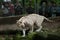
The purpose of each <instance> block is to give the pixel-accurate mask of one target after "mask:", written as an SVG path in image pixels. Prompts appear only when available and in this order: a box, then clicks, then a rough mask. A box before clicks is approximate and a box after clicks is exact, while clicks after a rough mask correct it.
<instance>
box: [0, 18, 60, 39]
mask: <svg viewBox="0 0 60 40" xmlns="http://www.w3.org/2000/svg"><path fill="white" fill-rule="evenodd" d="M50 20H53V21H54V22H52V23H51V22H48V21H44V22H43V23H42V26H43V28H45V29H46V30H51V29H52V30H53V29H60V17H56V18H52V19H50ZM17 29H19V28H18V27H17V25H16V24H15V23H14V24H0V31H5V30H17ZM5 36H6V35H0V38H2V40H4V39H5ZM9 37H10V36H9ZM10 39H12V38H11V37H10Z"/></svg>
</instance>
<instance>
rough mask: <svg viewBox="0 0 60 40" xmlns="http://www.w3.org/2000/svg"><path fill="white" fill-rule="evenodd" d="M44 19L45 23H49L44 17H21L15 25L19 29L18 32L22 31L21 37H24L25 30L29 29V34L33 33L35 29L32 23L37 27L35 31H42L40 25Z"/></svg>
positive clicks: (31, 15) (34, 15)
mask: <svg viewBox="0 0 60 40" xmlns="http://www.w3.org/2000/svg"><path fill="white" fill-rule="evenodd" d="M44 19H46V20H47V21H50V20H49V19H47V18H46V17H44V16H41V15H38V14H30V15H27V16H23V17H21V18H20V19H19V20H18V21H17V25H18V27H19V28H20V30H22V31H23V37H25V31H26V30H28V29H30V32H33V31H34V28H35V25H34V23H35V24H36V25H37V26H38V29H37V30H36V31H37V32H39V31H40V30H41V29H42V25H41V24H42V22H43V20H44ZM26 25H27V26H26ZM23 29H25V31H24V30H23Z"/></svg>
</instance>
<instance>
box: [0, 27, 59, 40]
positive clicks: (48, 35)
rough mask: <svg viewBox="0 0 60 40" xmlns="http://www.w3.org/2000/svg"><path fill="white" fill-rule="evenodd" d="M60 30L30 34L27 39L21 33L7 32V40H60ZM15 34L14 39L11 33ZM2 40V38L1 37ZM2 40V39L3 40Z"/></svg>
mask: <svg viewBox="0 0 60 40" xmlns="http://www.w3.org/2000/svg"><path fill="white" fill-rule="evenodd" d="M59 30H60V28H59V29H53V30H46V29H44V28H43V29H42V31H41V32H33V33H28V35H26V37H22V35H21V32H20V31H17V30H16V31H11V30H10V31H5V33H4V34H5V40H40V39H41V40H53V39H54V40H60V31H59ZM10 32H11V33H14V34H13V36H12V37H9V35H10V34H9V33H10ZM1 33H2V32H1ZM0 39H1V37H0ZM1 40H2V39H1Z"/></svg>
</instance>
